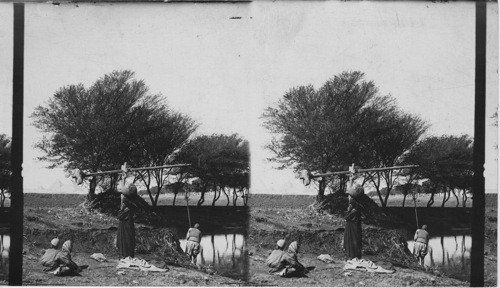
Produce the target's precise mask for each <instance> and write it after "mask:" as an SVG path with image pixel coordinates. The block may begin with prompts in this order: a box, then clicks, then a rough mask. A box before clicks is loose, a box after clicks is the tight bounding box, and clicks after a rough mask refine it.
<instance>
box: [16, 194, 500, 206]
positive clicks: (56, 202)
mask: <svg viewBox="0 0 500 288" xmlns="http://www.w3.org/2000/svg"><path fill="white" fill-rule="evenodd" d="M85 197H86V195H79V194H41V193H25V194H24V205H25V206H29V207H75V206H77V205H79V204H81V203H82V202H84V201H85ZM143 197H144V199H145V200H146V201H148V203H150V201H149V196H147V195H144V196H143ZM198 199H199V195H196V194H192V195H191V196H190V199H189V205H192V206H194V205H196V203H197V202H198ZM212 199H213V195H205V202H204V204H203V206H210V205H212ZM314 199H315V196H310V195H276V194H250V197H249V199H248V206H250V207H259V208H289V209H300V208H305V207H307V206H309V205H310V204H311V203H313V202H314ZM372 199H373V200H374V201H375V203H377V204H379V205H380V201H379V199H378V197H372ZM428 199H429V197H428V196H425V197H424V196H421V197H419V198H418V199H417V206H418V207H425V206H426V204H427V201H428ZM230 200H231V202H230V204H229V205H230V206H232V205H233V204H232V199H230ZM402 200H403V197H402V196H399V195H396V196H390V197H389V202H388V206H389V207H401V204H402ZM172 202H173V195H172V194H167V195H164V194H162V195H160V198H159V200H158V205H160V206H171V205H172ZM441 202H442V198H441V197H438V196H435V197H434V205H433V207H440V206H441ZM226 204H227V200H226V198H225V196H221V198H219V200H218V201H217V202H216V206H226ZM176 205H179V206H185V205H186V201H185V199H184V195H181V194H179V195H178V196H177V201H176ZM237 205H238V206H243V201H242V199H241V198H239V199H238V202H237ZM471 205H472V201H471V199H469V200H468V201H467V207H471ZM497 205H498V195H497V194H486V208H496V207H497ZM405 206H406V207H412V206H413V200H411V198H409V197H407V199H406V205H405ZM455 206H456V200H455V199H454V198H453V196H452V198H450V199H449V200H448V202H446V204H445V207H455ZM459 206H460V207H461V203H460V205H459Z"/></svg>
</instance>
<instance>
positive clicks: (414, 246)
mask: <svg viewBox="0 0 500 288" xmlns="http://www.w3.org/2000/svg"><path fill="white" fill-rule="evenodd" d="M294 4H295V5H291V4H284V3H280V4H275V3H273V4H272V5H271V4H269V5H267V6H268V7H266V9H265V11H266V12H265V14H269V15H274V13H278V11H286V13H284V14H282V15H280V16H279V17H275V18H273V17H269V19H268V22H267V23H266V24H267V25H268V27H272V28H269V29H268V30H266V31H267V32H266V33H262V34H259V35H257V39H256V41H258V42H260V43H261V44H262V47H264V48H265V49H263V51H261V54H260V56H263V57H262V58H264V59H263V60H262V61H263V62H265V63H266V64H265V66H264V67H263V68H262V69H261V70H259V73H258V76H256V78H258V80H259V81H260V82H259V83H261V85H260V91H259V95H262V96H265V97H262V98H260V100H261V102H260V103H259V105H258V107H259V109H260V118H259V120H260V122H259V126H258V127H259V128H255V131H254V134H255V135H259V137H255V139H251V143H252V150H251V152H252V154H251V171H252V173H251V175H252V177H251V179H252V180H251V187H252V191H251V195H250V197H249V201H248V205H249V206H250V212H249V228H248V229H249V232H248V233H249V234H248V237H247V241H246V247H247V249H248V254H249V270H250V273H249V281H251V283H257V284H262V285H266V286H274V285H279V286H330V287H338V286H359V287H362V286H384V287H388V286H469V285H471V282H470V281H471V280H470V278H471V246H472V233H471V229H472V227H471V222H472V214H473V213H472V212H473V210H472V204H473V202H474V192H473V189H472V188H473V177H474V155H473V151H474V145H475V139H474V135H475V134H474V133H475V131H474V120H475V118H474V117H475V116H474V107H475V105H476V103H475V98H474V95H475V79H476V78H475V77H476V74H475V72H476V71H475V67H476V66H475V65H476V42H475V40H476V14H475V13H476V11H475V3H430V2H428V3H425V2H424V3H411V2H410V3H397V2H390V3H380V2H377V3H367V2H364V3H346V2H339V3H321V4H320V3H314V5H305V4H304V5H303V6H302V5H299V4H297V3H294ZM263 6H266V5H263ZM283 6H286V9H284V7H283ZM275 9H276V10H275ZM292 16H293V17H292ZM271 19H272V20H271ZM486 31H487V32H486V33H487V38H486V39H487V40H486V59H487V60H486V63H487V64H486V109H485V111H486V112H485V113H486V127H485V137H486V139H485V143H484V146H485V150H486V152H485V166H484V168H485V171H484V177H485V189H486V190H485V192H486V199H485V202H486V206H485V211H486V215H485V235H484V241H485V242H484V285H485V286H496V285H497V236H496V235H497V203H498V200H497V186H498V182H497V180H498V179H497V175H498V167H497V162H498V156H497V155H498V151H497V149H498V145H497V138H498V125H497V123H498V112H497V111H498V70H497V66H498V6H497V4H493V3H488V5H487V29H486ZM254 108H255V107H254ZM476 145H477V144H476ZM478 145H481V143H479V144H478Z"/></svg>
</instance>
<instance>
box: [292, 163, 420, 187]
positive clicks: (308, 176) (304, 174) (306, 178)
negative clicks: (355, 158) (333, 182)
mask: <svg viewBox="0 0 500 288" xmlns="http://www.w3.org/2000/svg"><path fill="white" fill-rule="evenodd" d="M417 167H418V165H406V166H392V167H378V168H368V169H355V168H354V164H352V165H351V166H350V167H349V170H348V171H336V172H327V173H320V174H312V173H311V172H309V171H307V170H302V171H301V172H300V174H299V178H300V179H302V182H303V183H304V185H306V186H307V185H309V184H310V183H311V180H312V179H314V178H319V177H329V176H336V175H346V174H351V175H354V174H356V173H363V172H377V171H387V170H398V169H408V168H417Z"/></svg>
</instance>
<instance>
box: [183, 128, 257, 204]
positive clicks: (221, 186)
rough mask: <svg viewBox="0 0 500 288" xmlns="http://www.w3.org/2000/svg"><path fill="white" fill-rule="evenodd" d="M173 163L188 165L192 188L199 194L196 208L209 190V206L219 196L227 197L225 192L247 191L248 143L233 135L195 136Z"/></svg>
mask: <svg viewBox="0 0 500 288" xmlns="http://www.w3.org/2000/svg"><path fill="white" fill-rule="evenodd" d="M175 159H176V161H177V162H183V163H189V164H191V165H192V166H191V167H189V169H188V170H187V171H188V173H189V174H190V177H193V178H197V179H198V183H197V184H196V185H197V186H198V187H199V190H200V191H199V192H200V193H201V196H200V199H199V201H198V205H202V204H203V202H204V201H205V193H206V192H207V191H209V189H212V190H213V191H214V198H213V200H212V205H215V202H216V201H217V200H218V199H219V197H220V196H221V193H227V191H226V189H233V191H234V189H237V190H244V189H247V190H248V189H249V177H248V175H249V173H250V149H249V143H248V141H247V140H244V139H243V138H241V137H240V136H238V135H237V134H232V135H223V134H213V135H202V136H198V137H196V138H194V139H192V140H190V141H188V143H186V145H185V146H183V147H182V149H181V150H180V151H179V153H178V154H177V155H176V157H175ZM233 197H234V196H233ZM227 199H228V204H229V197H228V198H227Z"/></svg>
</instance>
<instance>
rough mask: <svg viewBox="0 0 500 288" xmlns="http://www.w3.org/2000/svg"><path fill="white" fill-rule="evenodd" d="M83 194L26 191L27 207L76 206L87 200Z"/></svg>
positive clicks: (25, 202)
mask: <svg viewBox="0 0 500 288" xmlns="http://www.w3.org/2000/svg"><path fill="white" fill-rule="evenodd" d="M85 197H86V195H83V194H49V193H24V206H27V207H63V208H71V207H76V206H78V205H79V204H81V203H83V202H84V201H85Z"/></svg>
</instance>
